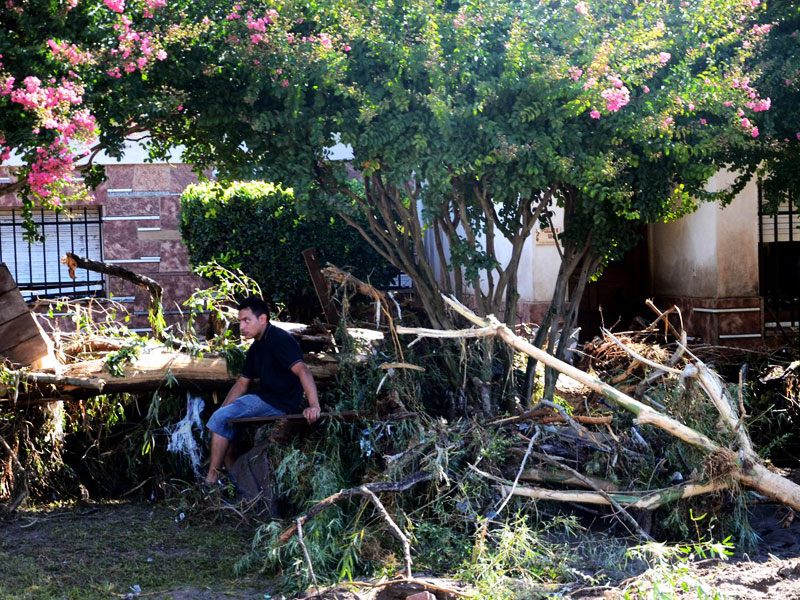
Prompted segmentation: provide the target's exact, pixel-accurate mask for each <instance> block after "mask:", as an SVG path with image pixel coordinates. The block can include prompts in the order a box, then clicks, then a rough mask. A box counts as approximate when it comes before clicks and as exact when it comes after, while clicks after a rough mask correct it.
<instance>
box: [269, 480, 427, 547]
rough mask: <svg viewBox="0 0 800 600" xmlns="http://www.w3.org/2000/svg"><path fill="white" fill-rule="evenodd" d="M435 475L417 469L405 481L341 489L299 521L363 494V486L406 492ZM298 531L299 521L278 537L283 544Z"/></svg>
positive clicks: (304, 520)
mask: <svg viewBox="0 0 800 600" xmlns="http://www.w3.org/2000/svg"><path fill="white" fill-rule="evenodd" d="M432 477H433V475H431V474H430V473H426V472H425V471H417V472H416V473H414V474H412V475H410V476H409V477H407V478H405V479H404V480H403V481H396V482H395V481H380V482H377V483H368V484H366V485H365V486H360V487H357V488H350V489H348V490H341V491H340V492H336V493H335V494H331V495H330V496H328V497H327V498H324V499H323V500H320V501H319V502H317V503H316V504H315V505H314V506H312V507H311V508H310V509H309V510H308V512H306V513H305V514H304V515H301V516H300V517H298V519H297V520H298V521H299V522H301V523H306V522H307V521H308V520H309V519H311V518H313V517H314V516H315V515H317V514H319V513H321V512H322V511H323V510H325V509H326V508H328V507H329V506H333V505H334V504H336V503H337V502H341V501H342V500H349V499H350V498H353V497H354V496H362V495H363V492H362V491H361V488H362V487H366V488H367V489H369V490H370V491H372V492H395V493H397V492H404V491H406V490H407V489H409V488H411V487H413V486H415V485H416V484H418V483H421V482H423V481H428V480H430V479H431V478H432ZM296 531H297V523H295V524H294V525H292V526H290V527H289V528H288V529H286V530H285V531H284V532H283V533H281V535H280V536H279V537H278V542H279V543H281V544H285V543H286V542H288V541H289V540H290V539H291V537H292V536H293V535H294V534H295V532H296Z"/></svg>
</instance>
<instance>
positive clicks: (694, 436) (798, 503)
mask: <svg viewBox="0 0 800 600" xmlns="http://www.w3.org/2000/svg"><path fill="white" fill-rule="evenodd" d="M444 299H445V301H446V302H447V304H448V305H449V306H450V307H451V308H453V310H455V311H456V312H458V313H459V314H461V315H462V316H464V317H465V318H466V319H468V320H469V321H471V322H472V323H473V324H475V325H477V326H478V327H479V328H481V331H482V332H483V335H487V336H489V335H490V336H495V337H498V338H500V339H501V340H503V341H504V342H506V344H508V345H509V346H511V347H512V348H514V349H515V350H517V351H519V352H523V353H525V354H527V355H529V356H532V357H533V358H535V359H536V360H538V361H540V362H542V363H543V364H545V365H547V366H548V367H552V368H553V369H555V370H557V371H559V372H560V373H563V374H564V375H566V376H568V377H570V378H572V379H574V380H575V381H578V382H580V383H582V384H584V385H585V386H587V387H588V388H589V389H591V390H593V391H595V392H597V393H599V394H602V395H603V396H604V397H605V398H607V399H608V400H610V401H611V402H613V403H614V404H616V405H617V406H619V407H621V408H624V409H625V410H627V411H630V412H631V413H633V414H634V415H636V422H637V423H640V424H643V425H652V426H654V427H658V428H659V429H662V430H663V431H665V432H667V433H669V434H670V435H673V436H675V437H677V438H679V439H681V440H683V441H684V442H686V443H688V444H691V445H693V446H695V447H697V448H699V449H701V450H703V451H705V452H707V453H708V454H710V455H711V454H713V455H714V456H715V458H716V459H717V460H721V461H724V462H725V463H727V464H728V465H730V467H731V468H730V470H729V472H728V473H727V475H726V476H727V477H728V478H729V479H728V481H730V482H731V483H733V484H736V483H739V484H741V485H744V486H746V487H749V488H752V489H754V490H756V491H757V492H759V493H760V494H762V495H764V496H767V497H769V498H773V499H775V500H778V501H779V502H781V503H783V504H785V505H786V506H789V507H791V508H792V509H793V510H796V511H800V485H797V484H796V483H794V482H793V481H790V480H788V479H786V478H785V477H781V476H780V475H778V474H777V473H774V472H772V471H770V470H769V469H768V468H767V467H765V466H764V465H763V464H762V463H761V461H760V459H759V457H758V456H757V455H756V454H755V452H753V450H752V447H751V446H750V444H749V443H748V442H749V440H748V441H745V439H746V436H744V435H737V436H736V438H734V439H736V441H738V442H739V444H738V446H739V447H738V449H737V450H738V451H734V450H733V449H731V448H727V447H723V446H721V445H719V444H717V443H716V442H714V441H713V440H711V439H710V438H709V437H707V436H705V435H703V434H702V433H700V432H698V431H695V430H694V429H692V428H691V427H687V426H686V425H684V424H683V423H681V422H679V421H677V420H676V419H673V418H671V417H669V416H667V415H665V414H663V413H661V412H659V411H657V410H655V409H653V408H651V407H650V406H647V405H646V404H643V403H641V402H639V401H638V400H636V399H634V398H632V397H631V396H628V395H627V394H624V393H623V392H621V391H619V390H617V389H615V388H613V387H611V386H610V385H608V384H606V383H605V382H603V381H602V380H600V379H599V378H597V377H594V376H592V375H589V374H588V373H586V372H584V371H581V370H580V369H577V368H575V367H573V366H572V365H570V364H568V363H565V362H564V361H561V360H558V359H557V358H555V357H554V356H551V355H550V354H548V353H547V352H545V351H544V350H542V349H540V348H537V347H535V346H534V345H533V344H531V343H530V342H528V341H527V340H525V339H523V338H521V337H519V336H518V335H516V334H515V333H514V332H513V331H512V330H511V329H509V328H508V327H506V326H505V325H503V324H502V323H501V322H500V321H498V320H497V318H495V317H494V315H489V316H488V317H487V318H482V317H479V316H477V315H476V314H475V313H473V312H472V311H471V310H469V309H468V308H467V307H466V306H464V305H463V304H461V303H460V302H458V301H457V300H455V299H452V298H448V297H444ZM397 332H398V333H399V334H413V335H417V336H420V337H423V336H425V335H426V332H425V331H424V330H421V329H414V328H405V327H398V330H397ZM441 334H442V332H438V335H437V337H442V335H441ZM454 337H457V336H454ZM699 372H701V373H702V374H703V375H704V376H705V373H704V372H703V369H702V368H701V369H699ZM701 382H702V383H703V385H704V389H706V391H707V392H709V395H712V396H714V395H717V396H718V395H719V392H718V391H717V390H709V388H711V387H713V386H712V385H711V384H710V382H709V381H708V380H707V379H705V377H704V378H703V379H702V380H701ZM713 401H714V405H715V406H716V407H717V409H718V410H719V412H720V413H721V417H722V418H723V420H724V421H725V422H726V423H727V424H728V425H729V426H730V427H731V429H732V430H734V431H737V432H738V431H739V430H741V429H743V428H744V425H743V423H741V422H740V420H739V419H737V417H736V416H735V414H734V413H733V410H732V407H731V405H730V403H729V402H727V401H725V400H722V401H720V399H719V398H714V399H713ZM717 483H719V482H716V481H715V482H710V484H717ZM723 483H724V482H723ZM514 493H518V490H515V492H514ZM572 499H573V500H574V499H575V498H572Z"/></svg>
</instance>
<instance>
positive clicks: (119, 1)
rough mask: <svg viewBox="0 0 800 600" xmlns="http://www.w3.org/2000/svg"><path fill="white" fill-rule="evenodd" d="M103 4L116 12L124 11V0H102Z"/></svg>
mask: <svg viewBox="0 0 800 600" xmlns="http://www.w3.org/2000/svg"><path fill="white" fill-rule="evenodd" d="M103 4H105V5H106V6H107V7H108V8H110V9H111V10H113V11H114V12H116V13H123V12H125V0H104V1H103Z"/></svg>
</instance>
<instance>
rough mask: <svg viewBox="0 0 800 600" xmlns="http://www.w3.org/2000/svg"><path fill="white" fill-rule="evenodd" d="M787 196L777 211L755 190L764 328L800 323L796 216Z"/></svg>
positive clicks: (791, 199) (798, 225) (791, 197)
mask: <svg viewBox="0 0 800 600" xmlns="http://www.w3.org/2000/svg"><path fill="white" fill-rule="evenodd" d="M795 202H796V198H795V197H794V195H792V194H790V195H789V196H788V197H787V198H786V199H785V200H784V201H783V202H781V203H780V204H779V205H778V207H777V209H775V208H774V207H768V206H767V202H766V200H765V198H764V195H763V191H762V189H761V187H760V186H759V189H758V217H759V227H758V235H759V240H758V241H759V270H760V274H759V280H760V285H761V295H762V296H763V297H764V312H765V314H764V325H765V327H766V328H767V329H781V330H787V329H791V328H796V327H798V321H800V214H798V209H797V206H796V204H795Z"/></svg>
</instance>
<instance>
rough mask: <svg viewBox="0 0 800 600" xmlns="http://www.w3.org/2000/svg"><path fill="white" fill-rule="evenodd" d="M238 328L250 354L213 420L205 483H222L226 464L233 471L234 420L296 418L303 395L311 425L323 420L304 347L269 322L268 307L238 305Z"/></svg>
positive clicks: (253, 299)
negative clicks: (247, 340) (292, 415)
mask: <svg viewBox="0 0 800 600" xmlns="http://www.w3.org/2000/svg"><path fill="white" fill-rule="evenodd" d="M238 308H239V327H240V329H241V333H242V337H244V338H252V339H253V344H252V345H251V346H250V348H249V349H248V350H247V355H246V356H245V361H244V368H242V375H241V377H239V379H237V380H236V383H234V384H233V387H232V388H231V390H230V392H228V395H227V396H226V397H225V401H224V402H223V403H222V406H221V407H220V408H218V409H217V410H216V411H215V412H214V414H213V415H211V418H210V419H209V420H208V424H207V427H208V428H209V429H210V430H211V462H210V464H209V465H208V475H206V479H205V481H206V483H208V484H214V483H216V482H217V481H218V480H219V474H220V472H219V469H220V467H221V466H222V465H223V464H224V465H225V466H226V467H227V468H228V469H230V468H231V467H232V466H233V444H232V441H233V439H234V437H235V434H236V429H235V426H233V425H231V424H229V423H228V420H229V419H235V418H239V417H269V416H275V415H285V414H287V413H297V412H299V411H300V403H301V401H302V398H303V392H305V394H306V398H308V408H306V409H305V410H304V411H303V416H304V417H305V418H306V420H307V421H308V422H309V423H313V422H314V421H316V420H317V419H318V418H319V413H320V409H319V399H318V398H317V386H316V384H315V383H314V378H313V377H312V375H311V371H309V369H308V366H306V364H305V363H304V362H303V353H302V352H301V351H300V344H298V343H297V340H295V339H294V337H292V335H291V334H290V333H288V332H286V331H284V330H283V329H280V328H279V327H275V326H274V325H272V324H271V323H270V322H269V308H268V307H267V304H266V302H264V301H263V300H262V299H261V298H259V297H257V296H250V297H249V298H246V299H245V300H244V301H243V302H242V303H241V304H240V305H239V307H238ZM253 380H258V387H257V389H256V390H255V393H248V389H249V387H250V384H251V383H252V382H253Z"/></svg>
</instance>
